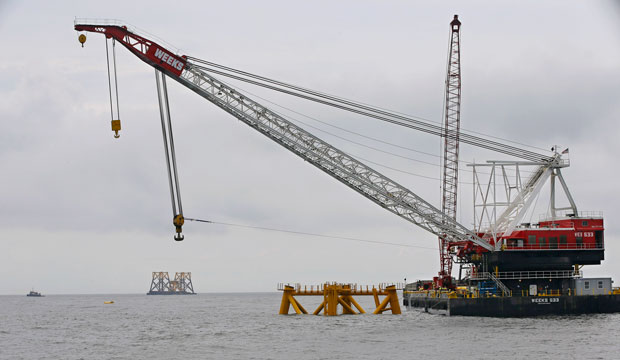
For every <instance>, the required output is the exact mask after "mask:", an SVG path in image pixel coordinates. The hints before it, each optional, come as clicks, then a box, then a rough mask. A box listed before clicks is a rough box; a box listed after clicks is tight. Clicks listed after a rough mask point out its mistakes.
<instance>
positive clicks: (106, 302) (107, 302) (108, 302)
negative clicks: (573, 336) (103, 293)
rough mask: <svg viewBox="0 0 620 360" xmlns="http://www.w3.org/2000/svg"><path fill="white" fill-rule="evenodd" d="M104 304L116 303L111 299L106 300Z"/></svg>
mask: <svg viewBox="0 0 620 360" xmlns="http://www.w3.org/2000/svg"><path fill="white" fill-rule="evenodd" d="M103 303H104V304H114V301H112V300H110V301H104V302H103Z"/></svg>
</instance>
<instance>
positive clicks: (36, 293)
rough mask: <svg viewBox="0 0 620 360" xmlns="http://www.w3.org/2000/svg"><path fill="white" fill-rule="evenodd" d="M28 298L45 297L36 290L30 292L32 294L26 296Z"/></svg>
mask: <svg viewBox="0 0 620 360" xmlns="http://www.w3.org/2000/svg"><path fill="white" fill-rule="evenodd" d="M26 296H34V297H43V295H41V293H40V292H38V291H34V290H30V292H29V293H28V294H26Z"/></svg>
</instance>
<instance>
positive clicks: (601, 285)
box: [598, 280, 603, 289]
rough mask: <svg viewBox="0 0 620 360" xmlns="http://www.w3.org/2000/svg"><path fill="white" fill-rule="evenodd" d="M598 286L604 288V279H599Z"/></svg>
mask: <svg viewBox="0 0 620 360" xmlns="http://www.w3.org/2000/svg"><path fill="white" fill-rule="evenodd" d="M598 288H599V289H602V288H603V281H602V280H599V281H598Z"/></svg>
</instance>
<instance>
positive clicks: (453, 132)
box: [437, 15, 461, 286]
mask: <svg viewBox="0 0 620 360" xmlns="http://www.w3.org/2000/svg"><path fill="white" fill-rule="evenodd" d="M460 28H461V22H460V21H459V19H458V15H454V19H453V20H452V22H450V29H451V31H450V50H449V51H450V52H449V54H448V67H447V74H446V99H445V105H446V108H445V111H444V115H445V122H444V124H443V137H444V144H443V145H444V146H443V176H442V179H443V181H442V202H441V211H442V212H443V213H444V216H445V217H447V218H449V219H450V220H456V200H457V190H458V179H459V135H460V123H461V49H460V33H459V30H460ZM444 222H449V221H448V220H445V219H444ZM439 261H440V262H441V270H440V272H439V279H438V280H439V282H438V283H437V285H438V286H450V283H451V275H452V257H451V256H450V243H449V241H448V239H447V238H446V237H445V236H439Z"/></svg>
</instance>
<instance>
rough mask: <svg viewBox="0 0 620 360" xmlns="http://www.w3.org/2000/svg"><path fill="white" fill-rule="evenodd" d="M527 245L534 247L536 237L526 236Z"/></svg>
mask: <svg viewBox="0 0 620 360" xmlns="http://www.w3.org/2000/svg"><path fill="white" fill-rule="evenodd" d="M527 244H528V245H536V235H528V236H527Z"/></svg>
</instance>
